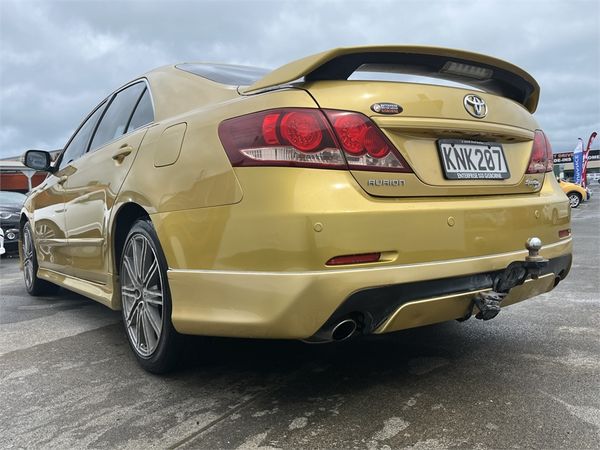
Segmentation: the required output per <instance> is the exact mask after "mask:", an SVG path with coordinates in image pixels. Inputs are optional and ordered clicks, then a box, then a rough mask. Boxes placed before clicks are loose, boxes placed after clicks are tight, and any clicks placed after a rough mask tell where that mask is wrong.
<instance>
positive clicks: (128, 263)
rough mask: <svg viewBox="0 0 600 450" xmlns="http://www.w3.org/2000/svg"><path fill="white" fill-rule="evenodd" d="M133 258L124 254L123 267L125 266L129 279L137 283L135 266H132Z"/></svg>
mask: <svg viewBox="0 0 600 450" xmlns="http://www.w3.org/2000/svg"><path fill="white" fill-rule="evenodd" d="M131 265H132V264H131V259H130V258H129V257H128V256H124V257H123V267H125V271H126V272H127V276H128V277H129V280H130V281H131V283H135V282H136V279H135V275H134V269H133V267H131Z"/></svg>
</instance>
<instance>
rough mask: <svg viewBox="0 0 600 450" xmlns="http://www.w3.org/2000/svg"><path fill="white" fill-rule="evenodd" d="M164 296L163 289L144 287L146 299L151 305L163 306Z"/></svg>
mask: <svg viewBox="0 0 600 450" xmlns="http://www.w3.org/2000/svg"><path fill="white" fill-rule="evenodd" d="M162 297H163V296H162V292H161V291H155V290H151V289H144V300H145V301H146V303H149V304H151V305H156V306H162V304H163V300H162Z"/></svg>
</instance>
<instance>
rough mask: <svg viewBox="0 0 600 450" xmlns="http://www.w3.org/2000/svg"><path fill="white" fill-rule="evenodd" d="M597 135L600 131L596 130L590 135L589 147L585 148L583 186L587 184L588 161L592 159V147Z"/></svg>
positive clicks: (582, 173)
mask: <svg viewBox="0 0 600 450" xmlns="http://www.w3.org/2000/svg"><path fill="white" fill-rule="evenodd" d="M597 135H598V133H596V132H595V131H594V132H593V133H592V134H591V135H590V138H589V139H588V145H587V148H586V149H585V153H584V154H583V169H582V170H581V180H582V186H583V187H585V186H586V185H587V167H588V162H589V161H590V148H591V147H592V142H594V139H596V136H597Z"/></svg>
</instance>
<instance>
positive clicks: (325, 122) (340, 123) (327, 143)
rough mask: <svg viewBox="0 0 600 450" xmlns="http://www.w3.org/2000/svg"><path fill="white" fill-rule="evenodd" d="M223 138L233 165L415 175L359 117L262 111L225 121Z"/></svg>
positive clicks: (339, 113)
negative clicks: (319, 168)
mask: <svg viewBox="0 0 600 450" xmlns="http://www.w3.org/2000/svg"><path fill="white" fill-rule="evenodd" d="M323 113H325V114H323ZM219 138H220V139H221V142H222V143H223V147H224V148H225V151H226V152H227V156H228V157H229V160H230V161H231V164H232V165H233V166H292V167H321V168H329V169H348V168H350V169H353V170H379V171H391V172H411V169H410V167H409V166H408V164H407V163H406V161H405V160H404V159H403V158H402V156H401V155H400V153H398V151H397V150H396V149H395V147H394V146H393V145H392V143H391V142H390V141H389V140H388V139H387V138H386V137H385V135H384V134H383V133H382V132H381V130H380V129H379V128H377V126H375V124H374V123H373V122H371V121H370V120H369V118H368V117H366V116H364V115H362V114H360V113H355V112H347V111H333V110H326V111H321V110H319V109H309V108H285V109H277V110H271V111H262V112H258V113H252V114H248V115H245V116H241V117H235V118H233V119H228V120H225V121H223V122H221V124H220V125H219Z"/></svg>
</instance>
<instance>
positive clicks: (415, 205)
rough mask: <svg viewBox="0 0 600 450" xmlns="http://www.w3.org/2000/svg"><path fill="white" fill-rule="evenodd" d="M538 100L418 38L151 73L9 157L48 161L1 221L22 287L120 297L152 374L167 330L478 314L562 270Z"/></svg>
mask: <svg viewBox="0 0 600 450" xmlns="http://www.w3.org/2000/svg"><path fill="white" fill-rule="evenodd" d="M400 76H407V77H408V79H405V80H404V81H401V80H400V79H399V78H398V77H400ZM418 80H425V81H426V82H425V83H422V82H415V81H418ZM438 80H439V81H438ZM539 92H540V89H539V86H538V84H537V83H536V81H535V80H534V79H533V78H532V77H531V76H530V75H529V74H527V73H526V72H525V71H523V70H522V69H520V68H518V67H515V66H514V65H512V64H509V63H507V62H504V61H501V60H498V59H495V58H492V57H488V56H483V55H479V54H475V53H470V52H466V51H460V50H450V49H441V48H431V47H409V46H379V47H352V48H339V49H333V50H329V51H325V52H323V53H319V54H316V55H312V56H308V57H306V58H304V59H301V60H298V61H294V62H292V63H289V64H287V65H285V66H283V67H280V68H279V69H276V70H273V71H266V70H263V69H257V68H253V67H241V66H231V65H220V64H200V63H198V64H192V63H186V64H178V65H175V66H169V67H163V68H159V69H156V70H154V71H152V72H149V73H147V74H146V75H144V76H142V77H140V78H137V79H135V80H133V81H132V82H130V83H128V84H127V85H125V86H123V87H121V88H119V89H117V90H116V91H115V92H114V93H113V94H111V95H110V96H108V97H107V98H106V99H104V100H102V101H101V102H100V103H99V105H98V106H97V107H96V108H95V109H94V110H93V111H92V112H91V113H90V114H89V115H88V116H87V117H86V119H85V120H84V121H83V122H82V124H81V125H80V126H79V128H78V129H77V130H76V132H75V133H74V135H73V136H72V137H71V139H70V140H69V141H68V142H67V145H66V146H65V149H64V151H63V152H62V154H61V155H60V157H59V158H58V160H57V161H56V162H55V163H51V162H50V156H49V154H48V153H46V152H43V151H38V150H30V151H28V152H27V153H26V154H25V155H24V162H25V164H26V165H27V166H29V167H31V168H34V169H36V170H45V171H47V172H48V173H49V175H48V177H47V178H46V180H45V181H44V182H43V183H42V184H41V185H40V186H39V187H38V188H36V189H35V191H34V192H33V193H32V194H31V195H30V196H29V198H28V200H27V203H26V204H25V207H24V209H23V212H22V216H21V230H22V248H21V252H22V264H23V268H24V278H25V286H26V288H27V290H28V291H29V293H31V294H32V295H42V294H47V293H49V292H51V291H54V290H55V289H56V287H57V286H62V287H65V288H67V289H69V290H72V291H75V292H79V293H81V294H83V295H85V296H87V297H90V298H92V299H94V300H97V301H99V302H101V303H103V304H105V305H106V306H108V307H110V308H113V309H121V310H122V311H123V322H124V325H125V328H126V330H127V337H128V339H129V342H130V344H131V347H132V349H133V352H134V353H135V355H136V357H137V359H138V360H139V362H140V363H141V365H142V366H143V367H144V368H145V369H147V370H149V371H152V372H156V373H159V372H164V371H167V370H169V369H171V368H172V367H173V365H174V364H175V361H176V360H177V358H178V352H179V350H180V348H181V345H180V340H181V339H182V335H186V334H195V335H211V336H231V337H248V338H278V339H281V338H283V339H299V340H304V341H308V342H329V341H338V340H343V339H346V338H349V337H351V336H357V335H368V334H380V333H388V332H392V331H396V330H402V329H406V328H411V327H418V326H422V325H428V324H433V323H437V322H442V321H447V320H453V319H466V318H468V317H470V316H471V315H472V314H473V315H476V316H477V317H478V318H482V319H486V320H487V319H490V318H492V317H494V316H495V315H496V314H497V313H498V311H499V310H500V307H503V306H506V305H510V304H513V303H516V302H519V301H521V300H524V299H526V298H529V297H532V296H535V295H537V294H540V293H543V292H547V291H549V290H551V289H552V288H553V287H554V286H555V285H556V284H557V283H558V282H559V281H560V280H562V279H563V278H564V277H565V276H566V275H567V273H568V272H569V269H570V265H571V249H572V240H571V234H570V208H569V202H568V201H567V199H566V198H565V196H564V194H563V192H562V191H561V189H560V187H559V185H558V183H557V181H556V179H555V178H554V175H553V173H552V150H551V147H550V144H549V143H548V141H547V138H546V136H545V135H544V133H543V132H542V131H541V130H540V129H539V126H538V124H537V122H536V121H535V119H534V118H533V117H532V113H533V112H534V111H535V109H536V107H537V104H538V98H539ZM526 242H527V248H525V243H526ZM542 246H543V247H542ZM540 248H541V250H540Z"/></svg>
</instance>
